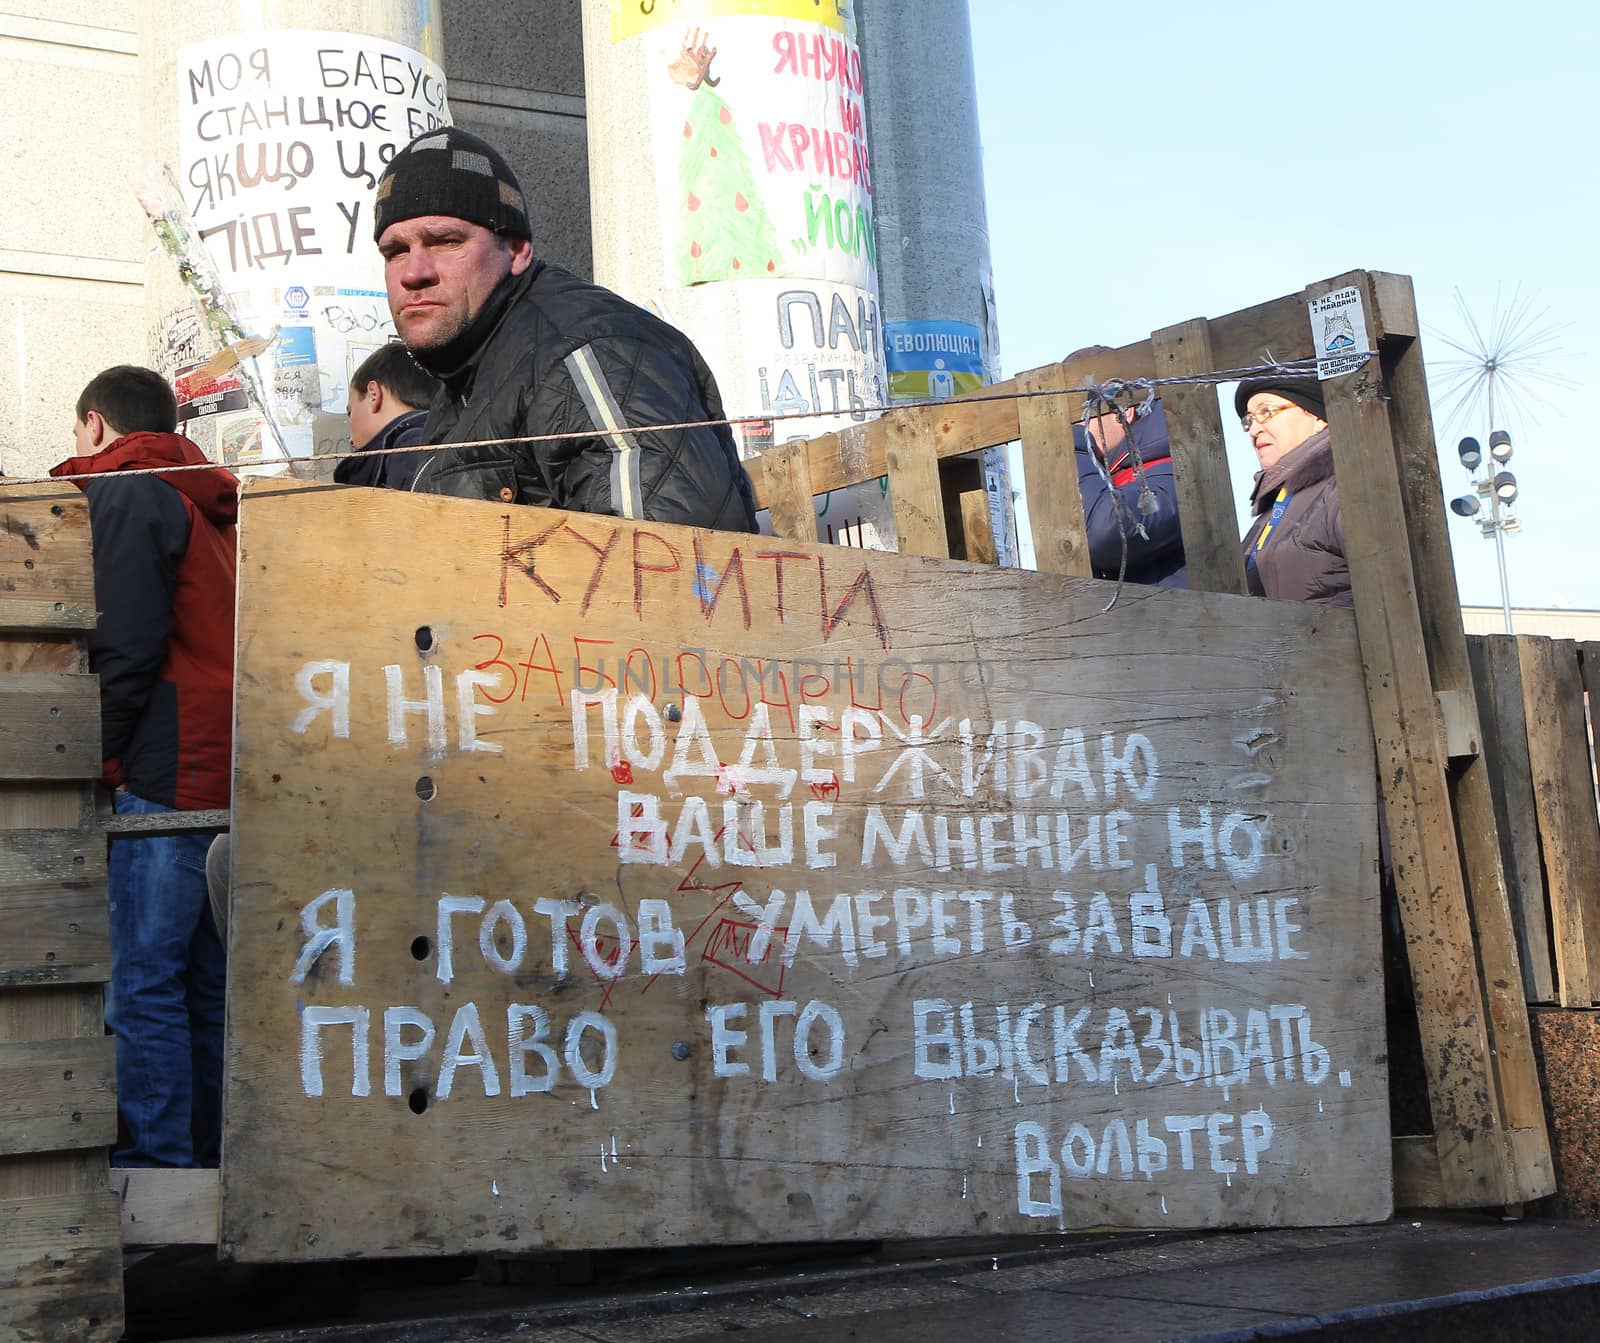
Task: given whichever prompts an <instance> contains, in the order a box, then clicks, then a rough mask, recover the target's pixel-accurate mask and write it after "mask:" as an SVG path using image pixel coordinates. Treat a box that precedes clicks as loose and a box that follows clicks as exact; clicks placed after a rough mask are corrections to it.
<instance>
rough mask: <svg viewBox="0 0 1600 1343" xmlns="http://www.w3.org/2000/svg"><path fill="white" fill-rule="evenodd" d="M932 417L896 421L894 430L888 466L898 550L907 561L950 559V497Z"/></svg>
mask: <svg viewBox="0 0 1600 1343" xmlns="http://www.w3.org/2000/svg"><path fill="white" fill-rule="evenodd" d="M933 434H934V425H933V419H932V416H931V415H930V414H917V415H905V416H896V417H895V419H894V420H893V421H892V422H891V423H890V425H889V429H888V435H889V438H888V446H887V453H886V457H885V460H886V463H887V466H888V475H889V504H890V506H891V507H892V508H893V509H894V529H895V535H896V537H897V538H898V544H897V546H896V548H897V549H898V550H899V552H900V553H901V554H902V555H931V556H933V557H935V558H937V559H948V558H949V557H950V541H949V537H948V534H947V533H946V531H945V526H944V494H943V492H942V491H941V490H940V488H939V458H938V454H937V453H936V452H935V451H934V445H933Z"/></svg>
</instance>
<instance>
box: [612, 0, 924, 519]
mask: <svg viewBox="0 0 1600 1343" xmlns="http://www.w3.org/2000/svg"><path fill="white" fill-rule="evenodd" d="M646 10H648V12H646ZM611 15H612V26H611V37H612V40H613V41H614V42H639V43H642V44H644V47H645V57H644V62H643V67H644V70H645V83H646V87H645V88H644V89H643V90H642V91H641V92H642V94H643V97H642V99H641V105H642V107H643V108H644V112H645V115H646V116H648V117H649V119H650V127H651V136H652V147H653V164H654V168H655V170H656V189H655V196H656V203H657V209H658V220H659V226H660V229H661V236H662V237H663V238H664V239H665V240H666V246H665V272H666V273H665V274H664V275H663V276H662V277H661V292H660V295H659V301H658V307H659V308H660V310H661V311H662V313H663V315H665V316H666V317H667V318H668V320H674V321H677V322H678V323H679V324H680V325H683V326H684V327H685V329H686V330H687V331H688V333H689V335H690V336H691V337H692V338H693V339H694V341H695V343H696V344H697V345H698V346H699V347H700V350H701V352H702V353H703V354H704V355H705V357H706V361H707V362H708V363H709V364H710V365H711V368H712V371H713V372H714V373H715V374H716V376H717V381H718V384H719V386H720V388H721V391H722V394H723V400H724V402H725V403H726V406H727V409H728V412H729V414H730V415H733V416H742V415H759V416H762V417H764V418H766V419H767V423H766V424H764V425H761V426H755V427H753V428H750V429H746V430H744V431H742V432H741V434H740V437H741V442H742V446H743V448H744V451H745V452H746V454H747V455H748V454H750V453H753V452H758V451H760V450H762V449H763V448H765V447H767V446H769V445H770V444H771V443H774V442H778V443H783V442H789V441H792V440H795V439H802V438H812V437H815V436H817V435H819V434H825V433H831V432H835V431H837V430H840V429H844V428H847V427H848V426H849V425H850V424H851V423H860V422H863V421H865V420H867V419H868V418H871V417H872V416H873V415H874V414H875V413H876V411H875V409H874V408H876V407H880V406H882V405H883V404H884V401H885V395H884V394H885V390H886V375H885V369H884V359H883V332H882V327H881V322H880V319H879V314H878V277H877V268H878V258H877V234H876V230H875V226H874V222H873V207H872V164H871V157H870V154H869V152H868V146H867V139H866V122H865V118H864V115H863V110H862V79H861V54H860V51H859V49H858V48H857V45H856V40H855V18H854V14H853V9H852V6H851V4H850V3H849V0H829V2H828V3H825V4H816V3H812V2H811V0H805V3H799V2H798V0H677V2H676V3H673V2H671V0H668V2H665V3H657V4H654V5H652V6H648V7H647V6H641V5H639V4H637V3H626V2H625V0H614V3H613V5H612V8H611ZM686 290H694V291H696V293H695V297H694V300H693V301H692V302H687V301H683V299H682V295H683V294H684V291H686ZM712 292H714V293H715V295H716V298H715V300H714V301H712V302H710V303H708V302H707V297H708V294H709V293H712ZM675 296H676V297H675ZM708 311H714V312H715V319H714V320H708V318H707V313H708ZM841 493H842V492H841ZM851 493H852V500H851V501H846V500H845V499H843V498H839V497H836V498H835V499H834V500H832V501H825V502H824V504H823V505H822V507H823V508H825V509H831V510H832V511H833V512H835V513H837V514H839V515H840V517H841V519H843V518H845V517H846V516H848V520H849V525H848V526H847V527H846V526H843V524H842V523H841V529H840V531H839V534H840V535H841V536H845V535H848V536H849V537H850V539H851V541H852V543H856V542H860V543H864V544H868V545H874V546H887V545H892V544H893V536H894V530H893V526H894V524H893V516H892V513H891V511H890V510H889V508H888V507H887V505H886V503H885V502H884V498H883V492H882V491H881V490H880V489H878V488H877V487H876V486H871V487H869V488H867V489H866V490H863V491H856V492H851ZM856 495H859V500H860V504H859V507H858V506H857V503H856V502H855V501H854V499H855V496H856ZM825 516H826V515H825Z"/></svg>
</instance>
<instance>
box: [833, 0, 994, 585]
mask: <svg viewBox="0 0 1600 1343" xmlns="http://www.w3.org/2000/svg"><path fill="white" fill-rule="evenodd" d="M856 9H857V13H858V16H859V19H860V23H861V58H862V64H863V66H864V67H865V75H866V111H867V137H868V139H869V141H870V142H871V144H872V147H873V187H874V190H873V204H874V213H875V217H876V220H877V228H878V257H879V269H878V291H879V294H880V295H881V297H882V302H883V324H884V325H883V330H884V344H885V349H886V355H887V361H888V376H889V394H890V398H891V400H896V401H922V400H927V399H928V398H930V397H933V398H938V397H946V396H954V395H958V394H959V393H962V392H968V391H973V390H975V389H976V388H978V387H980V386H982V385H983V384H985V383H988V382H992V381H995V380H996V379H997V378H998V377H999V376H1000V355H999V348H998V346H999V339H998V328H997V324H996V321H995V311H994V285H993V282H992V280H991V278H990V270H989V223H988V217H987V213H986V210H985V205H984V190H983V147H982V142H981V139H980V136H979V132H978V94H977V85H976V82H975V78H974V74H973V63H972V30H971V24H970V20H969V16H968V12H967V0H856ZM981 455H982V458H983V467H984V476H985V486H986V488H987V490H988V493H989V513H990V520H991V522H992V524H993V528H994V534H995V546H996V550H997V553H998V555H999V557H1000V562H1001V563H1002V564H1015V563H1016V515H1015V510H1014V508H1013V507H1012V501H1011V476H1010V471H1009V469H1008V467H1007V461H1006V452H1005V449H1003V448H995V449H991V450H989V451H988V452H985V453H983V454H981Z"/></svg>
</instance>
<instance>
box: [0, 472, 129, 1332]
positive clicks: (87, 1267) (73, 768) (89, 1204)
mask: <svg viewBox="0 0 1600 1343" xmlns="http://www.w3.org/2000/svg"><path fill="white" fill-rule="evenodd" d="M94 622H95V606H94V572H93V567H92V564H91V560H90V554H89V511H88V506H87V504H86V502H85V501H84V498H83V496H82V495H81V494H80V493H79V492H78V491H77V490H64V489H63V488H61V487H59V486H45V487H33V488H29V489H25V490H23V489H7V490H5V491H4V492H3V493H0V1338H5V1339H22V1340H50V1341H51V1343H56V1341H58V1340H62V1339H73V1340H95V1339H114V1338H117V1337H119V1336H120V1335H121V1333H122V1313H123V1312H122V1244H121V1236H120V1229H119V1225H118V1212H117V1200H116V1196H115V1195H114V1194H113V1193H112V1192H111V1189H110V1188H109V1187H108V1184H107V1169H106V1166H107V1150H108V1148H109V1147H110V1146H111V1144H112V1142H113V1141H114V1140H115V1138H116V1123H117V1118H116V1087H115V1077H114V1073H115V1060H114V1056H113V1051H112V1047H111V1040H110V1039H109V1037H107V1036H106V1035H105V1027H104V1013H103V988H102V986H103V985H104V984H105V982H106V981H107V980H108V979H109V978H110V975H111V958H110V935H109V934H110V929H109V916H108V912H107V908H106V887H105V882H106V845H105V839H104V836H103V835H102V834H101V833H100V832H99V830H98V829H97V827H96V825H95V819H94V807H93V791H92V790H93V781H94V780H95V779H97V778H98V777H99V774H100V703H99V694H98V690H97V687H96V682H95V678H94V677H93V676H92V675H90V674H88V658H87V651H86V637H87V632H88V631H89V630H91V629H93V627H94Z"/></svg>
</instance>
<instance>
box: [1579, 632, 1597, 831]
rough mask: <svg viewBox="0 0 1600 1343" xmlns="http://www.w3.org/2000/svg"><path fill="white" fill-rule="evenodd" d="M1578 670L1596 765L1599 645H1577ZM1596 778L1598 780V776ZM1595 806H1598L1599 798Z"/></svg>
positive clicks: (1592, 756)
mask: <svg viewBox="0 0 1600 1343" xmlns="http://www.w3.org/2000/svg"><path fill="white" fill-rule="evenodd" d="M1578 669H1579V671H1581V672H1582V673H1583V693H1584V694H1585V695H1587V696H1588V700H1587V702H1586V704H1585V706H1584V707H1585V709H1586V711H1587V712H1586V719H1587V723H1588V728H1589V733H1588V737H1589V740H1588V745H1589V759H1590V761H1591V763H1597V762H1600V643H1594V642H1588V641H1584V642H1580V643H1579V644H1578ZM1596 778H1597V780H1600V774H1597V775H1596ZM1596 805H1597V806H1600V798H1597V800H1596Z"/></svg>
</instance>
